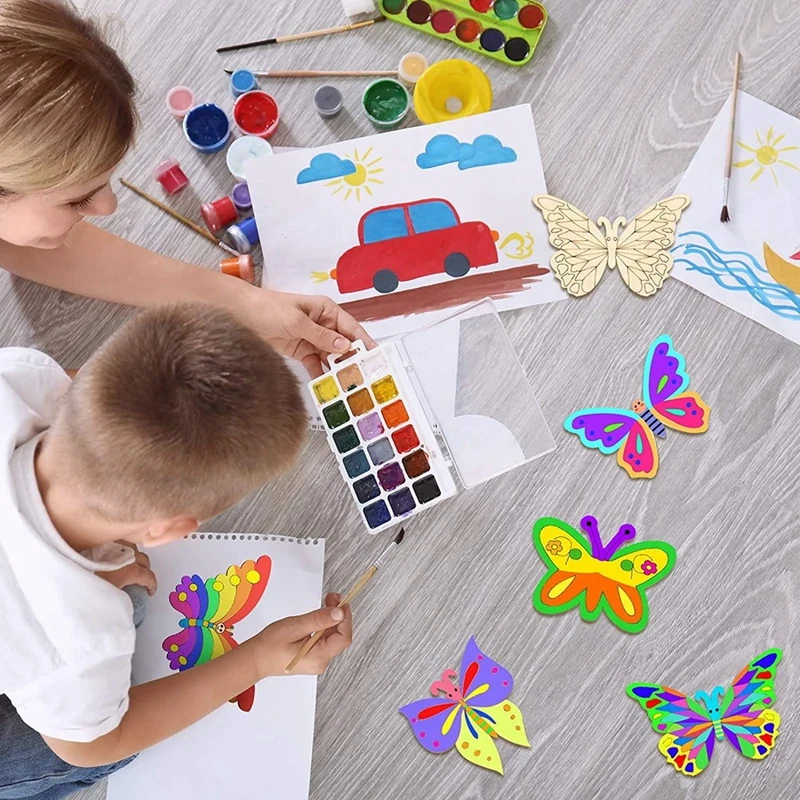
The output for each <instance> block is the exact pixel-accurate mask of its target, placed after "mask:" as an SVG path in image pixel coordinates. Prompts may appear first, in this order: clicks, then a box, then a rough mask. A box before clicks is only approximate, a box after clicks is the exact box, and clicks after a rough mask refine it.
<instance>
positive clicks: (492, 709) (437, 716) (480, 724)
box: [400, 638, 530, 775]
mask: <svg viewBox="0 0 800 800" xmlns="http://www.w3.org/2000/svg"><path fill="white" fill-rule="evenodd" d="M456 678H457V675H456V672H455V670H452V669H446V670H445V671H444V672H443V673H442V678H441V680H438V681H434V682H433V683H432V684H431V689H430V691H431V694H432V695H433V699H430V698H429V699H428V700H418V701H417V702H416V703H410V704H409V705H407V706H403V707H402V708H401V709H400V713H401V714H403V715H404V716H405V718H406V719H407V720H408V721H409V723H410V724H411V730H412V731H413V732H414V736H416V737H417V741H418V742H419V743H420V744H421V745H422V746H423V747H424V748H425V749H426V750H428V751H429V752H431V753H444V752H445V751H446V750H450V749H451V748H452V747H454V746H456V745H457V746H456V750H457V751H458V752H459V753H460V754H461V755H462V756H463V757H464V758H466V759H467V761H471V762H472V763H473V764H477V765H478V766H479V767H484V768H485V769H491V770H494V771H495V772H499V773H500V774H501V775H502V774H503V764H502V762H501V761H500V754H499V753H498V752H497V747H496V745H495V740H496V739H497V738H498V737H502V738H503V739H505V740H506V741H508V742H512V743H513V744H518V745H521V746H522V747H530V744H529V743H528V737H527V736H526V735H525V725H524V723H523V721H522V712H521V711H520V710H519V709H518V708H517V707H516V706H515V705H514V704H513V703H512V702H510V701H509V700H508V696H509V695H510V694H511V689H512V688H513V687H514V679H513V678H512V677H511V673H510V672H509V671H508V670H507V669H505V668H504V667H501V666H500V664H498V663H497V662H496V661H492V659H491V658H489V657H488V656H487V655H485V654H484V653H482V652H481V651H480V649H479V648H478V645H477V643H476V642H475V639H474V638H470V640H469V642H467V646H466V648H465V650H464V657H463V659H462V660H461V680H460V686H461V688H459V687H458V686H457V685H456V684H455V683H454V681H455V680H456Z"/></svg>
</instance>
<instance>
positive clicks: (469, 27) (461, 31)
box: [456, 18, 481, 43]
mask: <svg viewBox="0 0 800 800" xmlns="http://www.w3.org/2000/svg"><path fill="white" fill-rule="evenodd" d="M480 35H481V25H480V23H479V22H478V21H477V20H474V19H470V18H467V19H462V20H461V22H459V23H458V25H456V36H457V37H458V40H459V41H461V42H467V43H469V42H474V41H475V40H476V39H477V38H478V37H479V36H480Z"/></svg>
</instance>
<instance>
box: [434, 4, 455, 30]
mask: <svg viewBox="0 0 800 800" xmlns="http://www.w3.org/2000/svg"><path fill="white" fill-rule="evenodd" d="M455 26H456V15H455V14H454V13H453V12H452V11H450V10H449V9H447V8H441V9H439V10H438V11H437V12H436V13H435V14H434V15H433V16H432V17H431V27H432V28H433V29H434V30H435V31H436V33H450V31H451V30H453V28H455Z"/></svg>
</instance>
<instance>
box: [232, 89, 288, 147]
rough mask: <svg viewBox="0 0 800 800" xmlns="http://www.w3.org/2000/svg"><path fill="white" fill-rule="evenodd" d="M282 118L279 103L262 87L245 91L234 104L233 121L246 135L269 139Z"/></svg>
mask: <svg viewBox="0 0 800 800" xmlns="http://www.w3.org/2000/svg"><path fill="white" fill-rule="evenodd" d="M280 119H281V115H280V111H279V110H278V104H277V103H276V102H275V100H274V99H273V98H272V97H270V96H269V95H268V94H267V93H266V92H262V91H261V90H260V89H256V90H254V91H252V92H245V93H244V94H243V95H242V96H241V97H239V98H238V99H237V101H236V102H235V103H234V105H233V121H234V122H235V123H236V127H237V128H238V129H239V130H240V131H241V132H242V133H243V134H245V135H246V136H260V137H261V138H262V139H269V137H270V136H272V134H273V133H275V129H276V128H277V127H278V123H279V122H280Z"/></svg>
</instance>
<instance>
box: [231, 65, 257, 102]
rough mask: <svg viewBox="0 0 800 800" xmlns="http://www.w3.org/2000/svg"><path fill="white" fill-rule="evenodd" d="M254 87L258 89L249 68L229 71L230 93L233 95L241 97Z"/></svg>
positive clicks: (254, 77)
mask: <svg viewBox="0 0 800 800" xmlns="http://www.w3.org/2000/svg"><path fill="white" fill-rule="evenodd" d="M254 89H258V81H257V80H256V76H255V75H253V73H252V72H250V70H249V69H237V70H236V71H235V72H233V73H231V94H232V95H233V96H234V97H241V96H242V95H243V94H244V93H245V92H252V91H253V90H254Z"/></svg>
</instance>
